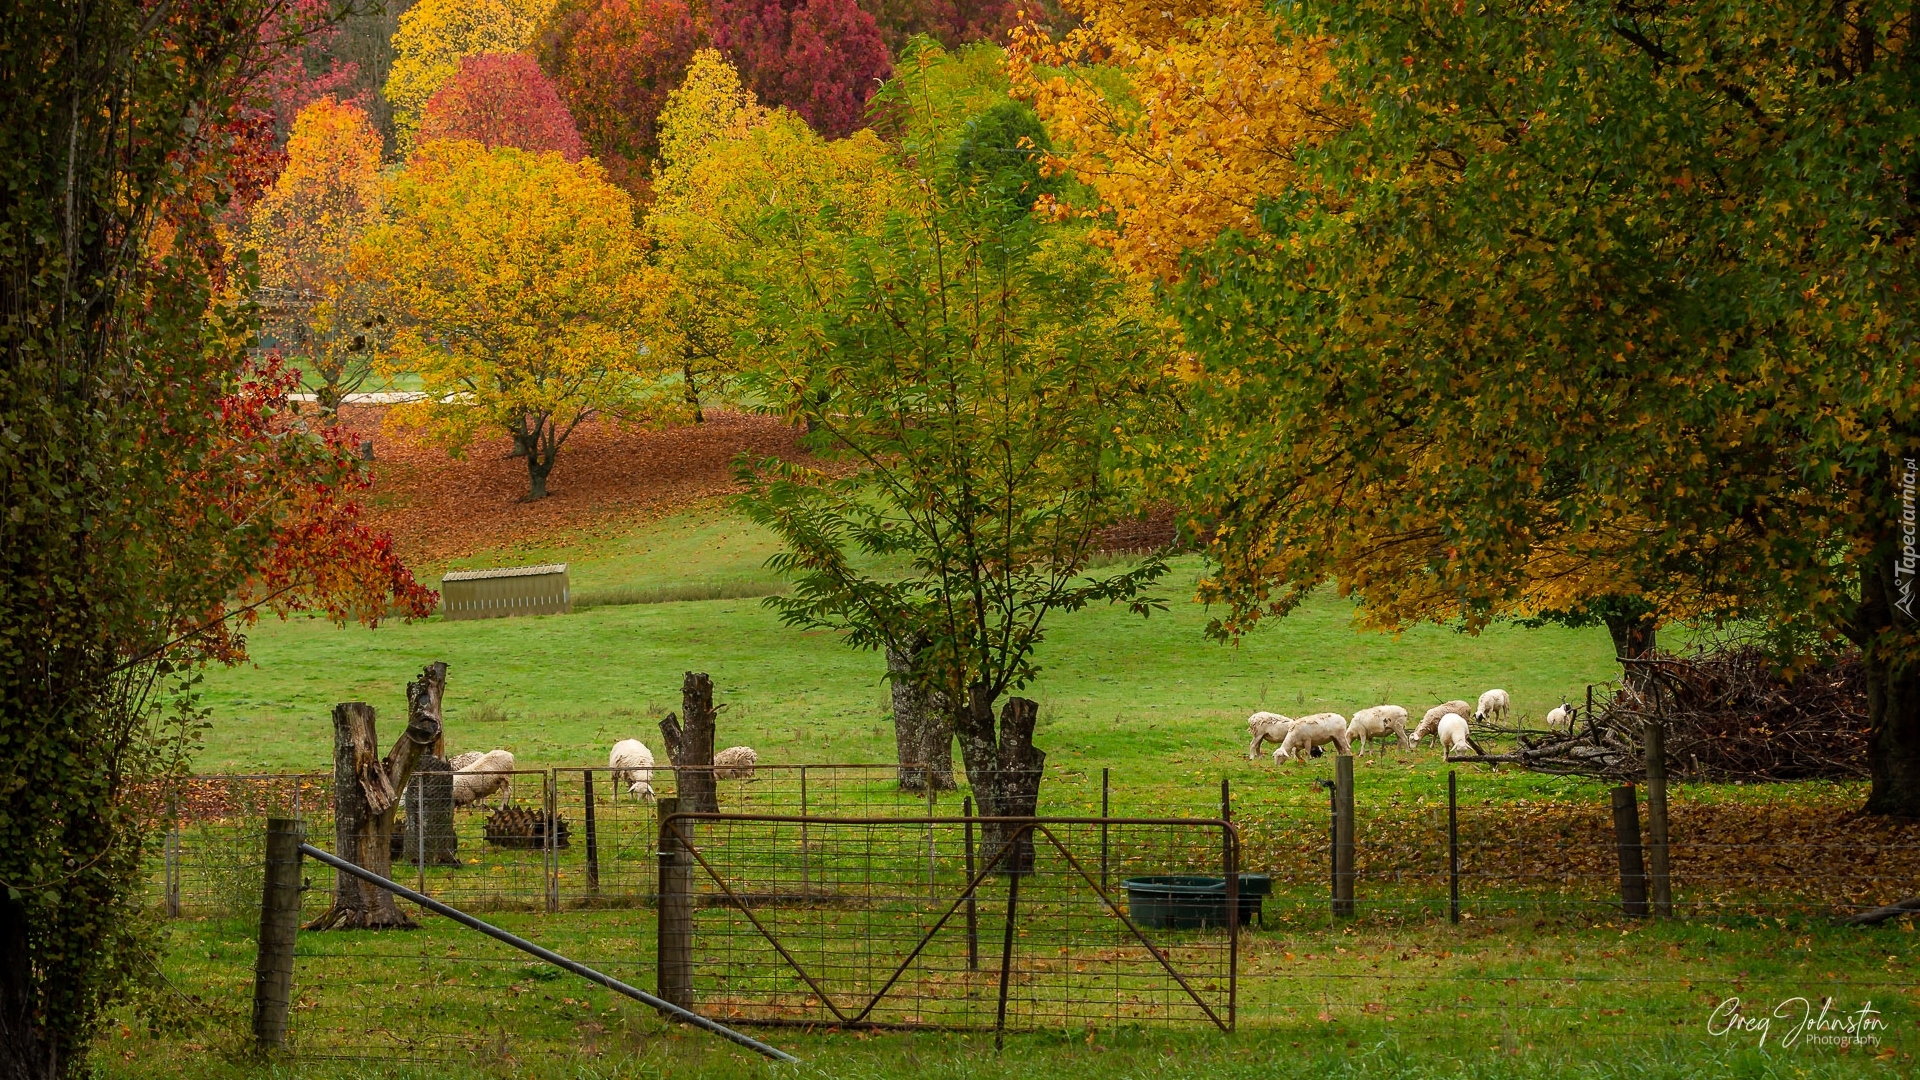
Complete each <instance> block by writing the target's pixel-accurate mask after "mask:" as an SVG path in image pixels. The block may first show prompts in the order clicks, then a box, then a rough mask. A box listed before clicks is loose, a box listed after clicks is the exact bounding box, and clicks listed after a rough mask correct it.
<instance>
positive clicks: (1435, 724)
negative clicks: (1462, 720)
mask: <svg viewBox="0 0 1920 1080" xmlns="http://www.w3.org/2000/svg"><path fill="white" fill-rule="evenodd" d="M1471 707H1472V706H1470V705H1468V704H1467V703H1466V702H1465V701H1459V700H1455V701H1443V702H1441V703H1440V704H1438V705H1435V706H1434V707H1433V708H1431V709H1428V710H1427V715H1425V716H1423V717H1421V718H1420V726H1419V727H1417V728H1414V729H1413V737H1412V739H1410V740H1409V741H1408V743H1407V745H1409V746H1418V745H1420V740H1421V739H1424V738H1426V737H1427V736H1429V735H1431V734H1433V733H1434V732H1435V731H1436V730H1438V729H1439V727H1440V718H1441V717H1443V716H1445V715H1447V714H1448V713H1459V714H1460V715H1461V716H1465V715H1467V710H1468V709H1469V708H1471Z"/></svg>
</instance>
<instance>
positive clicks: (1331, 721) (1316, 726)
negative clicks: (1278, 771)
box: [1273, 712, 1353, 765]
mask: <svg viewBox="0 0 1920 1080" xmlns="http://www.w3.org/2000/svg"><path fill="white" fill-rule="evenodd" d="M1326 743H1332V744H1333V745H1334V746H1336V747H1338V748H1339V750H1340V752H1341V753H1343V754H1346V753H1351V752H1352V747H1353V744H1352V743H1351V742H1349V741H1348V740H1347V718H1346V717H1344V716H1341V715H1340V714H1339V713H1330V712H1323V713H1314V714H1313V715H1312V716H1303V717H1301V718H1300V719H1298V720H1295V721H1294V722H1293V728H1292V730H1290V731H1288V732H1287V737H1286V738H1285V739H1282V740H1281V741H1280V749H1278V750H1275V751H1274V752H1273V763H1274V764H1275V765H1278V764H1280V760H1281V759H1282V758H1292V759H1294V760H1295V761H1301V762H1304V761H1306V760H1307V752H1308V751H1310V750H1312V749H1314V748H1315V747H1318V746H1323V745H1325V744H1326Z"/></svg>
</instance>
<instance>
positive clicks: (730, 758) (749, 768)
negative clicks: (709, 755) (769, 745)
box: [713, 746, 760, 780]
mask: <svg viewBox="0 0 1920 1080" xmlns="http://www.w3.org/2000/svg"><path fill="white" fill-rule="evenodd" d="M759 762H760V755H759V754H756V753H754V752H753V747H751V746H729V747H727V748H726V749H725V750H722V751H720V752H719V753H717V754H715V755H713V778H714V779H715V780H751V779H753V767H754V766H755V765H757V764H759Z"/></svg>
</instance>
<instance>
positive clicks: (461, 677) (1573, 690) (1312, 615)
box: [197, 510, 1617, 771]
mask: <svg viewBox="0 0 1920 1080" xmlns="http://www.w3.org/2000/svg"><path fill="white" fill-rule="evenodd" d="M772 550H773V545H772V542H771V540H770V538H768V537H767V536H766V535H765V534H763V533H761V532H759V531H758V530H757V529H755V528H754V527H753V526H751V525H750V524H749V523H746V522H744V521H741V520H739V519H738V518H734V517H732V516H730V515H727V514H725V513H723V512H719V511H713V510H709V511H706V512H702V513H698V514H689V515H682V516H679V517H676V518H672V519H669V520H667V521H664V522H660V523H657V524H654V525H650V526H646V527H642V528H640V529H637V530H634V531H632V532H629V533H625V534H619V535H612V536H604V537H598V538H584V539H582V540H580V541H579V542H577V543H576V544H574V545H570V546H566V547H547V548H537V549H524V550H518V551H514V552H512V553H508V554H499V553H497V554H495V555H491V556H481V557H477V558H472V559H465V560H461V562H460V563H459V565H462V566H478V565H488V564H493V565H499V564H501V563H514V562H539V561H548V560H567V561H570V562H572V564H573V575H574V577H573V580H574V584H575V588H576V589H577V590H578V591H580V592H582V593H584V594H593V593H595V592H606V591H609V590H614V589H617V588H619V587H622V586H636V587H660V586H667V585H672V584H675V583H686V582H758V583H761V584H763V585H771V584H772V583H773V578H772V577H771V575H770V574H768V572H767V571H765V570H764V569H762V567H761V563H762V562H763V561H764V560H765V558H766V556H767V555H768V554H770V553H771V552H772ZM1199 570H1200V567H1199V562H1198V560H1197V559H1196V558H1191V557H1189V558H1183V559H1181V560H1179V561H1178V562H1177V563H1176V566H1175V572H1174V573H1173V575H1172V576H1171V577H1170V579H1169V581H1168V582H1167V584H1166V586H1165V588H1164V589H1163V592H1164V594H1165V595H1166V596H1167V597H1168V598H1169V599H1170V600H1171V601H1172V604H1171V610H1170V611H1169V612H1167V613H1165V614H1161V615H1156V616H1154V617H1153V618H1151V619H1146V620H1142V619H1139V618H1138V617H1135V616H1131V615H1129V614H1127V613H1126V612H1125V611H1123V610H1120V609H1113V608H1103V609H1092V610H1088V611H1084V612H1080V613H1077V614H1074V615H1071V616H1062V617H1059V618H1058V619H1057V621H1055V622H1054V623H1053V632H1052V634H1051V636H1050V638H1049V639H1048V641H1047V643H1046V645H1045V647H1044V650H1043V652H1042V654H1041V662H1042V667H1043V670H1042V673H1041V677H1040V679H1039V681H1038V682H1037V683H1035V684H1034V685H1033V686H1031V687H1030V688H1028V690H1027V691H1026V692H1027V693H1028V694H1029V696H1032V697H1034V698H1035V699H1036V700H1038V701H1040V702H1041V703H1042V728H1041V732H1040V736H1039V741H1040V743H1041V745H1042V746H1043V747H1044V748H1046V749H1047V750H1048V752H1049V754H1051V755H1052V758H1053V760H1054V762H1055V763H1057V764H1070V763H1073V762H1075V761H1084V762H1087V763H1090V764H1101V765H1112V766H1115V767H1117V768H1132V769H1136V770H1148V769H1151V770H1164V769H1166V768H1169V767H1190V766H1201V765H1206V766H1210V767H1211V766H1213V765H1216V764H1219V765H1225V764H1227V763H1231V762H1233V761H1235V760H1241V761H1243V762H1244V754H1245V743H1246V740H1245V735H1244V732H1245V726H1244V722H1245V719H1246V716H1247V714H1248V713H1249V712H1251V711H1253V710H1254V709H1259V708H1268V709H1273V710H1276V711H1282V712H1288V713H1291V714H1294V715H1298V714H1300V713H1303V712H1312V711H1318V710H1323V709H1324V710H1334V711H1338V712H1342V713H1350V712H1352V711H1353V710H1354V709H1357V708H1361V707H1364V706H1366V705H1371V704H1376V703H1379V702H1382V701H1393V702H1398V703H1401V704H1404V705H1406V706H1407V707H1408V708H1409V709H1412V710H1416V711H1417V710H1422V709H1424V708H1426V707H1427V706H1428V705H1431V704H1432V703H1434V702H1437V701H1441V700H1444V699H1446V698H1449V697H1455V696H1458V697H1467V698H1472V697H1474V696H1476V695H1477V694H1478V693H1479V692H1480V691H1481V690H1484V689H1486V688H1488V687H1491V686H1501V687H1505V688H1506V689H1507V690H1508V691H1509V692H1511V693H1512V695H1513V699H1514V705H1515V708H1516V710H1518V711H1519V712H1521V713H1525V714H1531V715H1533V716H1540V715H1542V714H1543V713H1544V712H1545V711H1546V710H1547V709H1549V708H1551V707H1552V706H1553V705H1554V704H1555V703H1557V702H1558V701H1559V700H1560V696H1561V695H1563V694H1565V695H1575V694H1579V693H1581V692H1582V690H1583V688H1584V687H1585V685H1586V684H1587V683H1589V682H1600V681H1604V680H1606V679H1608V678H1610V677H1612V676H1613V675H1614V673H1615V672H1616V670H1617V668H1616V667H1615V665H1614V663H1613V661H1612V659H1611V655H1610V653H1611V650H1610V648H1609V645H1608V642H1607V638H1606V634H1605V633H1604V631H1600V630H1577V631H1576V630H1565V629H1559V628H1550V629H1543V630H1520V629H1515V628H1511V627H1501V628H1496V629H1494V630H1491V631H1489V632H1488V633H1486V634H1484V635H1482V636H1480V637H1468V636H1465V635H1462V634H1457V633H1454V632H1452V631H1449V630H1446V629H1443V628H1439V627H1422V628H1419V629H1417V630H1414V631H1412V632H1409V633H1407V634H1405V635H1403V636H1400V637H1397V638H1396V637H1393V636H1389V635H1383V634H1375V633H1367V632H1361V631H1358V630H1356V629H1354V628H1353V626H1352V623H1351V616H1352V608H1351V605H1350V604H1348V603H1347V602H1346V601H1343V600H1341V599H1339V598H1337V597H1334V596H1331V595H1326V596H1322V597H1320V598H1318V599H1316V600H1315V601H1314V602H1313V603H1311V604H1309V605H1307V606H1306V607H1305V608H1304V609H1303V610H1302V611H1300V612H1298V613H1297V614H1295V615H1294V616H1292V617H1290V618H1288V619H1286V620H1284V621H1283V622H1280V623H1276V624H1274V625H1272V626H1270V627H1268V628H1266V629H1263V630H1262V631H1260V632H1259V633H1257V634H1256V635H1254V636H1252V637H1250V638H1249V639H1247V640H1246V641H1244V642H1243V643H1241V644H1240V645H1239V646H1238V647H1228V646H1222V645H1218V644H1214V643H1212V642H1209V641H1207V640H1205V639H1204V638H1203V636H1202V634H1201V628H1202V627H1203V625H1204V623H1205V620H1206V612H1205V610H1204V609H1203V608H1201V607H1200V606H1199V605H1197V604H1194V603H1192V602H1191V601H1190V599H1189V598H1190V597H1191V595H1192V586H1193V582H1194V579H1195V577H1196V576H1197V575H1198V573H1199ZM251 649H252V654H253V663H252V664H251V665H248V666H244V667H240V668H235V669H230V670H221V671H215V672H212V673H210V674H209V676H208V678H207V681H206V685H205V690H206V697H205V701H206V704H208V705H209V706H211V708H212V709H213V721H214V722H213V727H212V729H211V730H210V731H209V732H208V734H207V739H206V747H205V750H204V752H203V753H202V754H201V755H200V757H199V759H198V762H197V767H198V768H199V769H200V770H201V771H229V770H282V769H323V768H326V767H327V759H328V754H329V753H330V746H331V736H330V728H329V721H328V719H327V717H328V712H329V710H330V708H331V706H332V704H333V703H334V702H336V701H344V700H365V701H369V702H372V703H374V704H375V705H376V706H378V707H380V708H382V709H383V710H386V711H387V715H390V716H396V717H397V716H398V715H399V710H400V709H401V707H402V701H403V700H404V699H403V688H404V686H405V684H406V681H407V679H408V678H410V677H411V676H412V675H413V674H414V673H415V672H417V671H418V670H419V668H420V667H421V665H423V664H425V663H427V662H428V661H431V660H436V659H438V660H445V661H447V662H448V663H449V665H451V668H452V673H451V676H450V678H449V683H448V721H449V724H448V729H449V737H450V740H451V743H452V744H453V745H454V746H456V747H458V748H461V749H470V748H487V747H494V746H502V747H506V748H508V749H511V750H513V751H514V753H515V754H516V755H517V756H518V757H519V759H520V760H521V761H522V762H523V763H525V764H526V765H528V766H538V765H570V764H593V763H596V762H604V761H605V760H606V758H605V754H606V748H607V747H608V746H609V745H611V744H612V743H613V742H614V741H615V740H617V739H619V738H623V737H627V736H630V735H640V736H642V737H643V738H644V737H646V734H647V733H648V732H649V731H655V728H654V719H655V718H656V717H657V716H658V715H659V714H660V713H662V712H664V711H666V710H668V709H676V708H678V704H679V702H678V696H679V686H680V680H681V675H682V673H683V672H685V671H687V670H701V671H707V672H710V673H711V674H712V675H713V677H714V681H715V686H716V688H717V697H718V700H719V701H721V702H724V703H726V704H728V705H729V706H730V708H729V709H728V711H727V712H726V713H725V714H724V716H723V720H722V733H721V734H722V738H723V739H724V740H726V741H728V742H735V741H737V742H747V743H751V744H752V745H754V746H755V747H757V748H758V749H759V750H760V751H761V754H762V755H763V760H768V761H828V760H838V761H847V760H884V759H885V757H886V755H887V754H889V753H890V752H891V747H892V733H891V728H890V726H889V725H888V722H887V720H888V715H889V709H888V705H887V688H886V684H885V680H884V678H883V664H882V662H881V659H880V658H879V657H878V656H877V655H875V654H872V653H863V652H856V651H854V650H851V649H848V648H846V647H845V646H844V645H843V644H841V642H840V641H839V640H838V639H837V638H836V636H835V635H833V634H831V633H827V632H823V631H800V630H794V629H790V628H787V627H785V626H782V625H781V624H780V622H779V620H778V619H777V618H776V617H775V616H774V614H773V613H772V612H770V611H769V610H767V609H766V608H765V607H764V606H763V604H762V602H761V601H760V600H758V599H734V600H714V601H702V602H682V603H657V604H637V605H622V606H607V607H596V608H593V609H590V610H586V611H581V612H578V613H576V614H573V615H566V616H549V617H535V618H519V619H499V620H487V621H480V622H456V623H448V622H443V621H441V620H439V619H438V618H435V619H431V620H428V621H425V622H422V623H416V624H412V625H406V624H401V623H389V624H386V625H383V626H381V627H379V628H377V629H374V630H368V629H365V628H363V627H358V626H354V627H348V628H344V629H343V628H337V627H334V626H332V625H330V624H327V623H325V622H322V621H318V620H310V619H298V620H294V621H291V622H287V623H280V622H268V623H264V624H262V625H261V626H259V627H257V628H256V629H255V631H254V633H253V634H252V640H251ZM483 717H485V718H486V719H482V718H483ZM656 734H657V732H656ZM1267 767H1268V768H1271V766H1270V765H1268V766H1267Z"/></svg>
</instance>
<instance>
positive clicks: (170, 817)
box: [167, 787, 180, 919]
mask: <svg viewBox="0 0 1920 1080" xmlns="http://www.w3.org/2000/svg"><path fill="white" fill-rule="evenodd" d="M179 917H180V789H179V788H178V787H176V788H174V789H173V790H172V791H170V792H168V793H167V918H169V919H177V918H179Z"/></svg>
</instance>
